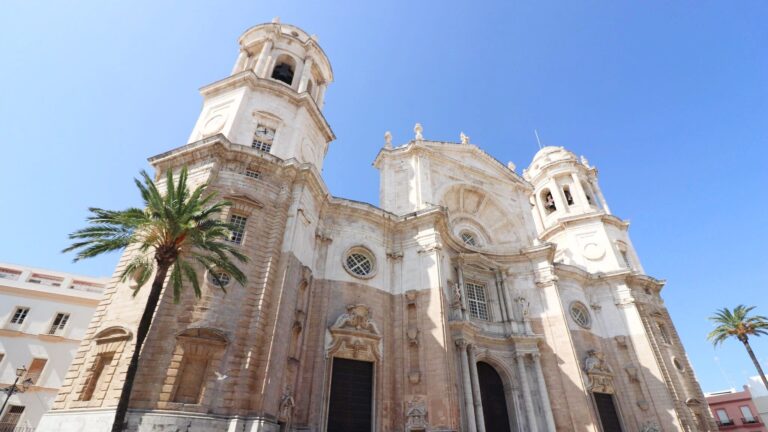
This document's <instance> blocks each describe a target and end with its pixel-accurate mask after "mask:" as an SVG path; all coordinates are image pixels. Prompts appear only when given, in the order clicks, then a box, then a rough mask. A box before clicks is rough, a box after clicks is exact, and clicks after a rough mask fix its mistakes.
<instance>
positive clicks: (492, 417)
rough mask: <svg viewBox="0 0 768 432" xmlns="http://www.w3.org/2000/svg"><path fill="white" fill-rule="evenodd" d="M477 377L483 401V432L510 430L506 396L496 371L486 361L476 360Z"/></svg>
mask: <svg viewBox="0 0 768 432" xmlns="http://www.w3.org/2000/svg"><path fill="white" fill-rule="evenodd" d="M477 378H478V381H480V398H481V399H482V401H483V417H485V432H510V430H511V429H510V427H509V413H508V412H507V398H506V396H505V395H504V383H503V382H502V381H501V377H500V376H499V374H498V372H496V369H494V368H493V366H491V365H489V364H488V363H485V362H477Z"/></svg>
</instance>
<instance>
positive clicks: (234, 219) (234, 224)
mask: <svg viewBox="0 0 768 432" xmlns="http://www.w3.org/2000/svg"><path fill="white" fill-rule="evenodd" d="M246 222H248V218H246V217H244V216H240V215H236V214H233V215H232V216H230V217H229V225H230V230H231V231H232V235H231V236H230V237H229V241H230V242H232V243H234V244H243V239H244V238H245V223H246Z"/></svg>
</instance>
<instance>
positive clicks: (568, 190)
mask: <svg viewBox="0 0 768 432" xmlns="http://www.w3.org/2000/svg"><path fill="white" fill-rule="evenodd" d="M563 195H565V202H566V204H568V205H569V206H571V205H573V195H571V187H570V186H563Z"/></svg>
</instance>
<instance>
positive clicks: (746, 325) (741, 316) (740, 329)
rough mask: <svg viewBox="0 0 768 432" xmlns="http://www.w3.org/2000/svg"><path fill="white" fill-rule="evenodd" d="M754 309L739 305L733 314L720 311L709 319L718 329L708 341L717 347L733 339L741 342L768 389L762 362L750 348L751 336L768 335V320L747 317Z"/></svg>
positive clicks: (724, 309) (725, 310) (724, 310)
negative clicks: (761, 365)
mask: <svg viewBox="0 0 768 432" xmlns="http://www.w3.org/2000/svg"><path fill="white" fill-rule="evenodd" d="M754 308H755V306H749V307H746V306H744V305H738V306H736V307H735V308H734V309H733V312H731V311H730V310H729V309H728V308H722V309H720V310H719V311H717V313H716V314H715V316H712V317H709V319H710V321H713V322H714V323H715V324H716V325H717V327H715V329H714V330H712V331H711V332H710V333H709V335H707V339H708V340H709V341H711V342H712V343H713V344H714V345H715V346H718V345H720V344H721V343H723V342H724V341H725V340H726V339H728V338H731V337H735V338H736V339H738V340H740V341H741V343H743V344H744V348H746V349H747V353H749V357H750V358H751V359H752V363H754V364H755V368H757V372H758V373H759V374H760V378H762V380H763V385H765V388H766V389H768V381H766V379H765V373H763V368H762V367H760V362H759V361H758V360H757V357H756V356H755V353H754V352H753V351H752V347H751V346H749V336H760V335H764V334H768V318H766V317H764V316H762V315H754V316H747V315H748V314H749V312H751V311H752V309H754Z"/></svg>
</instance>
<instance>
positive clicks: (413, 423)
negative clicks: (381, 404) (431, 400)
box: [405, 396, 429, 431]
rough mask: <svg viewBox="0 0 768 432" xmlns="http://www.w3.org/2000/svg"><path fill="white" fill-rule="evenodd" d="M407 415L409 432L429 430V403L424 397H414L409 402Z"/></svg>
mask: <svg viewBox="0 0 768 432" xmlns="http://www.w3.org/2000/svg"><path fill="white" fill-rule="evenodd" d="M405 413H406V414H405V416H406V423H405V427H406V430H407V431H411V430H427V429H428V427H429V423H428V422H427V403H426V401H425V400H424V396H414V397H413V398H412V399H411V400H410V401H408V405H407V407H406V411H405Z"/></svg>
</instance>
